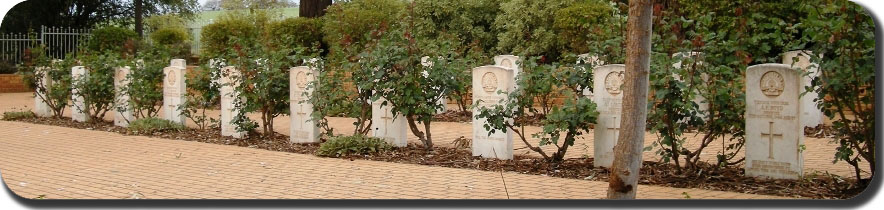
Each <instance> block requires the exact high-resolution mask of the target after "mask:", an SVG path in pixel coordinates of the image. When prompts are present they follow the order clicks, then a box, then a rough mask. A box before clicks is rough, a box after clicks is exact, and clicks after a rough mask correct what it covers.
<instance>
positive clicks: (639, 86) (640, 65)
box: [608, 0, 652, 199]
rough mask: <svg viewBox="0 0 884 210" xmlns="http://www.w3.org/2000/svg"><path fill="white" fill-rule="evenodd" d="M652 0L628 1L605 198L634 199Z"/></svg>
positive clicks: (645, 101) (643, 123)
mask: <svg viewBox="0 0 884 210" xmlns="http://www.w3.org/2000/svg"><path fill="white" fill-rule="evenodd" d="M651 5H652V4H651V0H631V1H629V19H628V20H627V25H626V27H627V28H626V72H625V73H626V75H625V76H624V79H623V82H624V84H623V109H622V110H623V114H622V117H621V118H620V119H621V120H622V121H621V123H620V124H621V126H622V127H621V130H620V137H619V139H617V145H616V146H614V163H613V165H612V167H611V178H610V179H609V183H608V199H635V192H636V188H637V187H638V186H637V184H638V177H639V169H640V168H641V161H642V146H643V144H644V137H645V127H646V120H647V118H648V115H647V113H648V74H649V72H650V68H651V57H650V51H651V16H652V14H651V13H652V10H651Z"/></svg>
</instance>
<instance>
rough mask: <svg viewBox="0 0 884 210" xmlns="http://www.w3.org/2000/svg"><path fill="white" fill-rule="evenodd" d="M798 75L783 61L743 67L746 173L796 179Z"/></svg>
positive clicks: (800, 160) (800, 140)
mask: <svg viewBox="0 0 884 210" xmlns="http://www.w3.org/2000/svg"><path fill="white" fill-rule="evenodd" d="M802 81H803V80H802V78H801V74H800V72H799V71H798V70H795V69H792V68H791V66H789V65H786V64H760V65H755V66H751V67H749V68H747V69H746V134H745V137H746V149H745V151H746V165H745V170H746V176H750V177H769V178H775V179H798V178H799V177H801V176H802V175H803V166H804V157H803V154H802V152H801V151H800V148H801V145H803V144H804V127H803V125H802V124H801V112H800V111H801V106H802V105H801V101H800V100H799V97H798V96H799V94H800V93H801V87H802V84H801V83H802Z"/></svg>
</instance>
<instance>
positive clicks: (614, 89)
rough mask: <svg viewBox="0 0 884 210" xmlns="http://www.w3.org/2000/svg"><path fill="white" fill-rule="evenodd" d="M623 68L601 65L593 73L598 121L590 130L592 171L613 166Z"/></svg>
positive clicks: (618, 123) (624, 69) (618, 128)
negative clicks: (592, 142)
mask: <svg viewBox="0 0 884 210" xmlns="http://www.w3.org/2000/svg"><path fill="white" fill-rule="evenodd" d="M624 71H626V66H625V65H623V64H611V65H604V66H600V67H597V68H595V69H594V70H593V71H592V72H593V81H595V82H594V83H593V93H594V96H595V98H594V99H593V101H595V102H596V104H597V110H598V111H599V117H598V121H597V124H596V125H595V128H594V130H593V134H594V135H593V138H594V145H593V151H594V152H593V157H594V158H595V160H594V164H593V165H594V166H595V167H611V164H612V163H613V162H614V145H616V144H617V138H619V136H620V121H621V119H620V116H621V113H622V106H623V89H622V87H623V86H622V85H623V76H624V74H623V72H624Z"/></svg>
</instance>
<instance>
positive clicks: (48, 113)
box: [34, 67, 54, 117]
mask: <svg viewBox="0 0 884 210" xmlns="http://www.w3.org/2000/svg"><path fill="white" fill-rule="evenodd" d="M34 71H35V74H37V75H41V79H40V81H38V82H40V83H41V85H40V86H42V87H44V88H46V89H47V90H48V89H49V88H50V87H51V86H52V79H51V78H49V67H37V68H36V69H35V70H34ZM36 89H37V90H36V92H35V93H34V94H35V95H34V115H37V116H38V117H52V115H53V114H54V113H53V112H52V108H50V107H49V104H47V103H46V101H44V100H48V99H49V98H48V97H47V95H46V93H45V92H43V91H40V88H36Z"/></svg>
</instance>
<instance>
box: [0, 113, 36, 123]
mask: <svg viewBox="0 0 884 210" xmlns="http://www.w3.org/2000/svg"><path fill="white" fill-rule="evenodd" d="M35 117H37V116H36V115H34V113H33V112H30V111H12V112H3V117H2V118H0V119H2V120H9V121H11V120H21V119H29V118H35Z"/></svg>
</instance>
